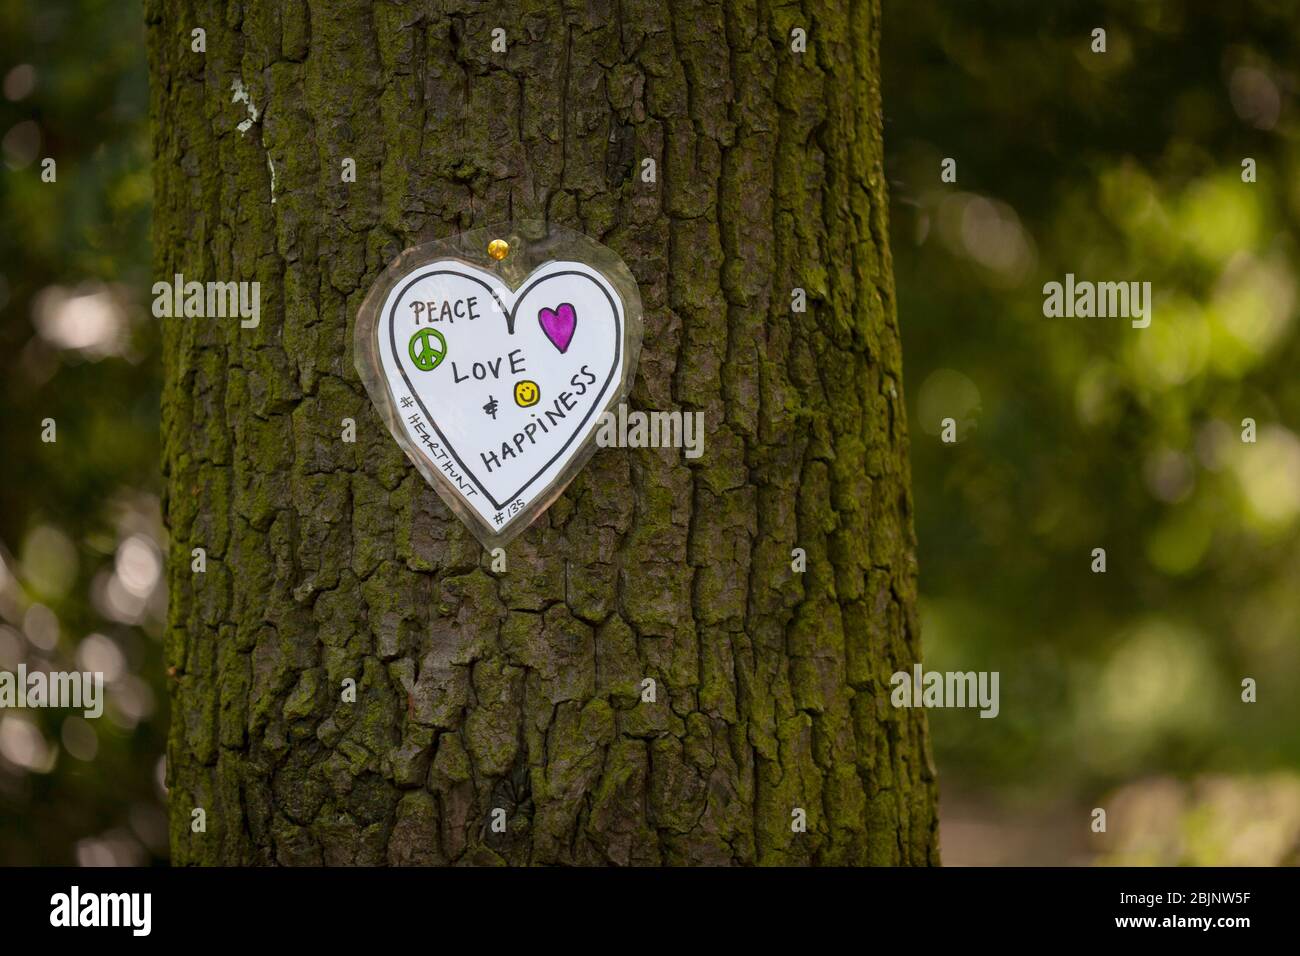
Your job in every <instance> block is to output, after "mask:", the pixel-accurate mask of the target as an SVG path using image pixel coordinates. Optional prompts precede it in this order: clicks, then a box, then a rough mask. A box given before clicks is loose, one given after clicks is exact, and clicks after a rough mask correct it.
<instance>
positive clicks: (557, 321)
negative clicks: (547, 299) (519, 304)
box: [537, 302, 578, 354]
mask: <svg viewBox="0 0 1300 956" xmlns="http://www.w3.org/2000/svg"><path fill="white" fill-rule="evenodd" d="M537 321H538V322H540V323H541V325H542V331H543V332H545V333H546V337H547V338H548V339H550V340H551V344H552V345H554V346H555V347H556V348H557V349H559V350H560V353H561V354H563V353H564V352H566V351H568V348H569V343H570V342H572V341H573V330H574V329H576V328H577V327H578V313H577V311H576V310H575V309H574V308H573V306H571V305H570V304H569V303H567V302H565V303H563V304H562V305H561V306H560V307H559V308H558V309H542V311H540V312H538V313H537Z"/></svg>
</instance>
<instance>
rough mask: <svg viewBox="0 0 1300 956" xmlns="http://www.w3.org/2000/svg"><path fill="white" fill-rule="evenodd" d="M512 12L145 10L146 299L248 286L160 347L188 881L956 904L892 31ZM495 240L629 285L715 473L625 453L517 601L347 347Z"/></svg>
mask: <svg viewBox="0 0 1300 956" xmlns="http://www.w3.org/2000/svg"><path fill="white" fill-rule="evenodd" d="M526 6H528V7H529V8H530V10H531V12H522V13H521V12H517V11H512V10H507V9H505V5H501V6H498V5H484V4H478V3H473V4H471V3H461V2H457V0H447V2H446V3H434V2H410V3H400V2H390V3H384V2H376V3H372V2H371V0H332V2H324V0H312V2H303V0H287V2H283V3H269V2H267V3H248V4H244V5H242V6H241V5H240V4H225V3H215V2H211V0H194V2H192V3H187V4H184V5H172V4H164V3H163V2H161V0H148V3H147V11H146V16H147V19H148V25H149V53H150V63H151V73H152V80H153V93H152V110H153V118H154V122H155V133H154V188H155V205H156V208H155V220H156V221H155V232H154V250H155V251H154V264H155V271H156V276H155V278H157V279H160V280H163V281H168V282H170V281H171V279H172V277H173V275H174V274H176V273H181V274H183V276H184V277H185V280H186V281H192V280H197V281H201V282H207V281H231V280H257V281H259V282H260V283H261V286H260V290H261V292H260V303H261V321H260V324H259V325H258V326H257V327H256V328H242V327H241V325H240V323H239V321H238V320H237V319H222V318H177V319H165V320H163V322H164V338H165V346H164V352H165V354H164V361H165V364H166V384H165V387H164V394H163V399H162V402H163V432H164V445H165V451H164V468H165V472H166V478H167V497H166V503H165V513H166V517H167V521H168V525H169V527H170V530H171V536H172V537H171V546H170V548H171V550H170V562H169V581H170V594H171V607H170V622H169V627H168V636H167V655H168V663H169V665H170V668H169V673H171V675H172V681H173V693H172V701H171V707H172V709H171V718H172V729H171V738H170V744H169V750H168V786H169V787H170V794H171V803H172V852H173V856H174V860H175V862H177V863H227V864H247V863H281V864H318V863H327V864H333V863H375V864H382V863H394V864H405V863H453V862H456V863H499V862H507V863H512V864H525V863H533V864H546V863H576V864H597V863H618V864H686V863H705V864H726V863H742V864H743V863H778V864H856V863H878V864H925V863H936V862H937V861H938V850H937V831H936V828H937V824H936V817H935V799H936V797H935V789H936V785H935V778H934V771H933V766H932V762H931V759H930V755H929V745H928V741H927V731H926V725H925V719H924V714H923V712H922V711H919V710H915V711H913V710H895V709H894V708H893V707H891V706H890V703H889V689H890V688H889V677H890V675H891V674H892V673H893V672H894V671H896V670H906V669H909V668H910V667H911V664H912V663H913V662H914V661H916V660H919V653H920V647H919V642H920V638H919V632H918V623H917V615H916V583H915V579H916V567H915V557H914V555H915V543H914V536H913V531H912V515H911V500H910V490H909V470H908V449H907V428H906V416H905V410H904V403H903V396H902V383H901V377H900V370H901V355H900V348H899V336H898V328H897V322H896V318H895V306H894V287H893V278H892V273H891V263H890V256H889V247H888V241H887V234H888V233H887V206H886V192H885V179H884V176H883V172H882V161H881V158H882V143H881V103H880V83H879V63H878V46H879V36H880V12H879V3H878V0H876V2H857V3H853V2H849V0H834V2H828V3H818V4H814V5H812V6H811V7H809V8H806V9H800V8H799V7H798V6H792V5H786V6H775V7H773V6H771V5H769V4H767V3H758V4H752V3H745V2H727V3H724V4H722V5H715V4H706V3H691V2H681V0H672V2H665V0H618V2H612V3H602V2H600V0H596V2H593V3H590V4H588V5H585V6H578V5H574V4H566V5H565V6H566V10H565V11H564V12H561V11H560V10H559V5H558V4H554V3H549V2H534V3H530V4H526ZM497 27H500V28H503V29H504V30H505V31H506V39H507V42H508V44H509V46H508V51H507V52H505V53H498V52H493V49H492V41H493V36H492V31H493V30H494V28H497ZM196 28H203V29H204V30H205V31H206V32H205V43H206V50H205V52H194V50H193V49H192V46H193V44H194V42H195V41H194V38H193V37H194V35H193V33H192V31H193V30H195V29H196ZM794 28H802V29H803V30H806V31H807V35H808V41H807V52H805V53H800V52H795V51H793V50H792V48H791V47H792V42H791V31H792V30H793V29H794ZM347 158H350V159H353V160H355V163H356V181H355V182H344V181H342V178H343V177H342V176H341V172H342V169H343V161H344V160H345V159H347ZM645 158H651V159H654V160H655V162H656V164H657V169H656V174H657V175H656V177H655V180H656V181H654V182H646V181H644V178H643V175H642V172H643V165H642V160H643V159H645ZM509 218H516V219H519V218H536V219H550V220H551V221H555V222H560V223H563V224H565V225H567V226H570V227H572V228H575V229H578V230H580V231H582V232H584V233H586V234H588V235H590V236H592V237H594V238H596V239H598V240H599V241H601V242H604V243H605V244H607V245H609V246H610V247H612V248H613V249H614V250H615V251H616V252H617V253H618V254H619V255H621V256H622V258H623V259H624V260H625V261H626V262H627V263H628V265H629V266H630V268H631V269H632V271H633V273H634V274H635V275H636V277H637V280H638V282H639V284H640V290H641V297H642V299H643V302H644V307H645V326H646V327H645V339H644V345H643V351H642V355H641V361H640V367H639V370H638V373H637V377H636V382H635V385H634V388H633V391H632V396H631V400H630V403H631V405H632V407H634V408H643V409H663V410H671V409H683V410H699V411H702V412H703V413H704V416H705V423H706V444H705V448H704V455H703V457H701V458H699V459H696V460H691V461H688V460H686V459H684V458H683V457H682V455H681V453H680V452H678V451H662V450H653V449H647V450H627V449H604V450H601V451H598V452H597V454H596V456H595V457H594V458H593V459H592V461H591V462H590V464H589V465H588V466H587V467H586V468H585V469H584V471H583V472H582V473H581V474H579V476H578V477H577V479H576V480H575V481H574V482H573V484H572V485H571V486H570V487H569V489H568V491H567V492H566V493H565V494H564V495H563V497H562V498H561V499H560V500H559V501H557V502H556V503H555V504H554V505H553V506H552V507H551V508H550V510H549V511H548V512H547V513H546V514H544V515H543V516H542V517H541V519H539V521H538V523H537V524H536V525H534V526H533V527H532V528H530V529H529V530H528V531H527V532H526V533H525V534H524V535H522V536H521V537H520V538H518V539H517V540H516V541H515V542H513V543H512V544H511V545H510V546H509V548H508V562H509V563H508V570H507V571H505V572H504V573H494V572H493V570H492V567H491V558H490V556H489V555H487V554H485V553H484V552H483V550H482V549H481V548H480V546H479V545H478V544H477V542H476V541H475V540H474V538H473V537H472V536H471V535H470V533H469V532H468V530H467V529H466V528H465V527H463V526H462V525H461V524H460V522H459V521H458V520H457V518H456V517H455V516H454V515H452V514H451V513H450V512H449V511H448V510H447V508H446V507H444V505H443V504H442V502H441V501H440V500H439V498H438V496H437V495H436V494H435V492H434V491H433V489H432V488H430V487H429V486H428V485H427V484H426V483H425V482H424V480H423V479H422V478H421V477H420V476H419V474H417V472H416V470H415V468H414V467H413V466H412V465H411V464H410V463H409V462H408V461H407V459H406V458H405V456H404V455H403V453H402V451H401V450H400V449H399V448H398V446H397V443H396V442H395V441H394V440H393V439H392V438H391V437H390V435H389V434H388V432H387V430H386V429H385V427H384V424H383V423H382V422H381V420H380V418H379V416H378V415H377V414H376V412H375V410H374V408H373V407H372V405H371V403H370V401H369V399H368V398H367V396H366V393H365V391H364V389H363V388H362V386H361V384H360V381H359V379H358V376H357V374H356V371H355V369H354V366H353V355H352V327H353V322H354V321H355V320H356V313H357V308H358V306H359V305H360V303H361V300H362V298H363V297H364V296H365V293H366V291H367V289H368V288H369V285H370V283H371V282H372V281H373V280H374V278H375V277H376V275H378V273H379V272H380V270H382V268H383V267H384V266H385V265H386V263H387V262H388V261H389V260H391V259H392V258H393V257H394V256H396V255H397V254H398V253H399V252H400V251H401V250H402V249H404V248H406V247H408V246H410V245H414V244H416V243H418V242H422V241H427V240H429V239H432V238H437V237H442V236H446V235H450V234H453V233H456V232H459V231H462V230H464V229H468V228H471V227H474V226H481V225H486V224H489V223H492V222H495V221H500V220H504V219H509ZM795 288H802V289H804V290H806V293H807V299H808V307H807V310H806V311H802V312H801V311H796V310H794V309H793V308H792V290H794V289H795ZM346 418H351V419H354V420H355V422H356V441H355V443H348V442H345V441H343V440H342V438H341V435H342V431H343V420H344V419H346ZM196 548H203V549H204V551H205V555H206V570H205V571H203V572H196V571H195V570H194V569H193V568H194V566H195V558H194V556H193V555H194V549H196ZM794 549H803V551H804V552H805V553H806V558H807V570H806V572H802V573H801V572H799V571H797V570H794V567H795V565H794V563H793V562H794V560H795V558H794V555H793V554H792V552H794ZM646 678H651V679H653V681H654V682H655V684H654V685H653V686H654V698H655V699H654V700H653V701H649V700H645V699H644V697H646V696H648V694H647V693H646V690H645V688H647V687H649V686H650V685H648V684H644V683H643V681H644V680H645V679H646ZM349 679H352V680H355V681H356V687H357V690H356V701H355V703H352V702H347V701H345V700H344V687H345V682H346V681H347V680H349ZM199 808H201V809H202V810H203V811H204V813H203V815H202V817H203V822H204V824H205V826H204V827H203V828H199V827H198V824H197V823H196V821H197V820H198V819H199V815H197V814H195V813H194V812H193V811H194V810H195V809H199ZM800 809H802V810H803V811H804V815H805V817H806V821H807V829H806V832H799V827H798V825H797V824H798V819H799V814H798V813H797V812H796V811H797V810H800ZM496 810H503V811H504V814H503V815H502V814H500V813H494V811H496ZM501 819H504V821H505V827H504V831H503V832H501V831H500V827H499V826H494V825H493V824H494V821H499V820H501ZM196 831H197V832H196Z"/></svg>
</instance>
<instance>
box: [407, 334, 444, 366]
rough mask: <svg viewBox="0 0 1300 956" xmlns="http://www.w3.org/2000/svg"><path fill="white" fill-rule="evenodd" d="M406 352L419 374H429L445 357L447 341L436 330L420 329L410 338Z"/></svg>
mask: <svg viewBox="0 0 1300 956" xmlns="http://www.w3.org/2000/svg"><path fill="white" fill-rule="evenodd" d="M433 339H437V340H438V341H437V342H434V341H433ZM408 351H410V353H411V361H412V362H414V363H415V367H416V368H418V369H419V370H420V371H421V372H431V371H433V370H434V369H435V368H437V367H438V366H439V365H441V364H442V360H443V359H444V358H446V357H447V340H446V339H444V338H443V337H442V333H441V332H439V331H438V330H437V329H420V330H418V331H417V332H416V333H415V334H414V335H412V336H411V344H410V346H409V347H408Z"/></svg>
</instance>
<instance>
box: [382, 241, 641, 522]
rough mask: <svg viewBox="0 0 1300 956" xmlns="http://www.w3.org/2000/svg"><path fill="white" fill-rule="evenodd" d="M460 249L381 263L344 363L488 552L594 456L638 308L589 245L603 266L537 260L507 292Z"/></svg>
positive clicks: (631, 351)
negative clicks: (353, 368) (385, 266)
mask: <svg viewBox="0 0 1300 956" xmlns="http://www.w3.org/2000/svg"><path fill="white" fill-rule="evenodd" d="M553 232H554V228H553V227H552V233H553ZM576 235H577V234H569V237H568V241H567V242H566V243H565V245H566V246H567V247H568V248H569V249H570V250H572V249H573V248H574V247H575V245H574V239H573V237H574V236H576ZM553 238H554V237H553V235H552V239H553ZM578 238H580V239H581V240H582V243H584V244H589V245H590V246H595V245H596V244H595V243H592V242H591V240H588V239H586V238H585V237H578ZM555 244H556V243H555V242H552V243H551V247H553V246H554V245H555ZM446 245H447V244H446V243H443V244H440V248H443V249H445V247H446ZM467 245H468V243H464V242H462V243H460V244H459V246H458V248H457V254H456V255H454V256H448V255H436V254H435V253H436V252H437V250H426V251H425V254H423V255H415V256H409V257H408V256H404V257H403V259H399V260H398V262H397V263H394V266H393V267H390V269H389V271H388V272H387V273H386V274H385V275H384V276H383V277H381V279H380V281H379V282H378V283H376V287H375V288H374V289H372V290H371V293H370V296H368V297H367V301H366V304H365V305H363V307H362V313H361V315H360V316H359V320H358V329H357V346H358V348H357V364H358V369H359V371H361V373H362V377H363V380H365V382H366V386H367V388H368V389H369V391H370V393H371V398H372V399H373V400H374V401H375V404H376V405H377V406H378V407H379V408H380V410H381V412H383V413H384V417H385V419H386V420H387V421H388V424H389V428H390V430H392V432H393V435H394V437H395V438H396V439H397V440H398V442H399V443H400V444H401V445H402V446H403V448H404V449H405V450H406V452H407V454H408V456H409V457H410V458H411V459H412V461H414V462H415V463H416V465H417V466H419V467H420V470H421V471H422V472H423V473H424V474H425V476H426V477H427V478H429V479H430V481H431V482H432V483H433V484H434V487H435V488H437V489H438V492H439V494H441V495H442V497H443V499H444V500H445V501H447V503H448V504H449V505H450V506H451V507H452V508H453V510H455V511H456V512H457V513H458V514H459V515H460V516H461V517H462V518H463V519H465V520H466V522H467V523H468V524H469V526H470V527H471V529H472V530H473V531H474V532H475V534H476V535H477V536H478V537H479V539H480V540H481V541H483V543H484V544H485V545H488V544H491V543H500V542H503V541H505V540H508V539H509V538H511V537H513V536H514V535H515V534H518V533H519V532H520V531H522V530H523V529H524V528H525V527H527V525H528V524H529V523H531V521H532V520H533V519H534V518H535V517H537V515H538V514H540V513H541V512H542V511H544V510H545V508H546V507H547V506H549V505H550V503H551V502H552V501H553V500H554V499H555V498H556V497H558V495H559V494H560V492H562V491H563V489H564V487H565V486H566V485H567V484H568V482H569V481H570V480H572V478H573V475H574V474H576V473H577V471H578V469H579V468H580V467H581V465H582V464H583V463H585V461H586V458H587V457H589V456H590V454H591V453H592V451H593V450H594V448H593V441H594V435H595V431H596V428H597V426H598V424H599V421H600V416H601V414H602V413H603V412H605V411H607V410H609V409H611V408H613V406H614V405H616V404H617V403H618V402H619V401H620V400H622V399H623V398H624V397H625V395H626V390H627V387H628V385H629V383H630V380H631V377H632V372H633V369H634V368H635V361H636V354H635V352H636V350H637V349H638V348H639V344H640V302H639V298H638V297H636V296H635V283H634V282H632V281H631V275H630V274H629V273H627V271H626V267H625V266H623V265H622V263H621V262H620V261H618V260H617V258H616V257H613V254H612V253H610V252H609V250H605V249H604V247H601V246H597V247H596V248H597V249H599V250H604V253H605V255H599V254H591V251H590V250H589V249H586V246H583V245H580V246H579V247H578V248H581V249H585V250H586V252H587V253H588V254H587V255H586V256H585V258H588V259H596V260H598V261H599V262H600V263H601V265H603V267H604V268H598V267H597V266H596V265H592V264H589V263H588V262H586V261H580V260H579V259H577V258H565V259H550V260H545V261H542V262H541V263H540V264H539V265H537V267H536V268H533V269H532V270H531V271H530V272H528V273H527V274H526V275H525V276H524V277H523V279H522V281H521V282H518V283H517V284H511V283H509V282H507V281H506V280H505V278H504V276H503V273H506V274H508V271H509V270H508V268H507V267H506V266H502V265H499V264H498V263H497V262H496V261H494V260H491V259H487V260H486V261H485V262H483V263H482V264H480V263H475V262H471V261H469V259H468V258H467V257H466V256H465V255H464V248H465V247H466V246H467ZM484 245H485V244H484ZM520 245H523V241H522V240H519V239H517V238H516V239H515V240H514V241H513V242H512V243H511V255H513V256H514V257H515V261H514V262H513V263H511V264H510V266H512V267H513V268H514V270H515V271H516V273H517V272H518V271H519V270H520V269H521V268H524V267H525V266H524V263H525V262H526V261H527V256H526V255H524V253H523V250H520V249H519V248H518V247H519V246H520ZM470 248H472V246H471V247H470ZM416 251H418V250H416ZM489 263H490V264H489ZM619 267H621V269H622V273H623V274H618V271H619ZM607 270H608V271H612V272H615V273H616V274H615V275H614V276H611V275H609V274H608V271H607ZM629 283H630V287H631V290H632V293H631V295H632V297H633V298H635V299H636V301H635V306H636V314H635V315H634V316H631V317H630V316H629V314H628V312H629V310H628V303H627V302H626V301H625V297H626V296H627V295H628V293H627V289H628V287H629ZM372 300H373V301H372ZM381 300H382V301H381ZM371 313H373V314H371ZM630 320H632V321H634V322H635V326H636V327H635V328H634V329H633V328H630V327H629V321H630ZM363 326H364V327H363Z"/></svg>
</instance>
